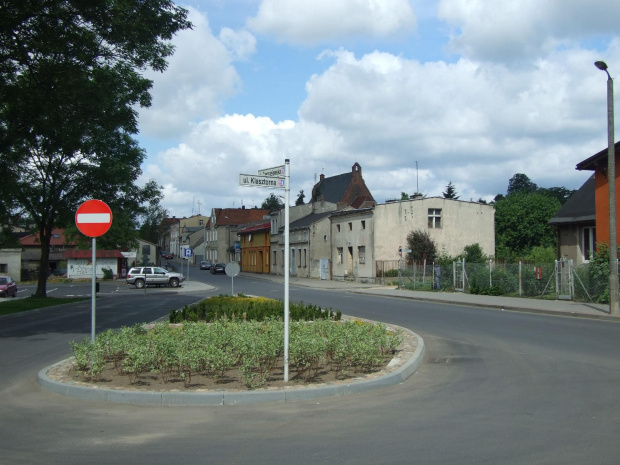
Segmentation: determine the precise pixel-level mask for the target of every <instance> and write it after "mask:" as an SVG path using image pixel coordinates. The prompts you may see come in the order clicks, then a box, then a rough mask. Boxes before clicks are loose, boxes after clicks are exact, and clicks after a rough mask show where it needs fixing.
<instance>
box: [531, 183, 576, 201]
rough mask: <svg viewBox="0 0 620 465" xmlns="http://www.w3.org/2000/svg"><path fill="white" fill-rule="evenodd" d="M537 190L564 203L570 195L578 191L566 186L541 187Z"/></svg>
mask: <svg viewBox="0 0 620 465" xmlns="http://www.w3.org/2000/svg"><path fill="white" fill-rule="evenodd" d="M537 192H539V193H541V194H545V195H548V196H549V197H553V198H555V199H558V201H559V202H560V203H561V204H562V205H564V204H565V203H566V201H567V200H568V199H569V198H570V196H571V195H573V194H574V193H575V192H577V191H576V190H575V189H573V190H571V189H567V188H566V187H548V188H547V187H540V188H538V191H537Z"/></svg>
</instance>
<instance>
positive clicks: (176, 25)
mask: <svg viewBox="0 0 620 465" xmlns="http://www.w3.org/2000/svg"><path fill="white" fill-rule="evenodd" d="M0 2H1V3H0V4H1V5H2V7H1V10H2V14H1V15H0V179H2V183H0V209H2V208H9V209H10V211H11V212H12V213H15V212H17V213H22V214H23V213H25V214H27V215H28V216H30V217H31V218H32V220H33V221H34V223H35V225H36V228H37V230H38V233H39V237H40V240H41V262H40V271H39V277H38V286H37V290H36V292H35V295H36V296H38V297H45V295H46V292H45V284H46V278H47V269H48V261H49V243H50V238H51V232H52V229H53V228H54V227H57V226H60V227H65V226H67V225H70V224H72V223H73V216H74V214H75V210H76V209H77V207H78V206H79V204H80V203H81V202H82V201H84V200H85V199H87V198H98V199H100V200H103V201H105V202H106V203H108V204H109V205H110V207H111V208H112V213H113V215H114V219H115V222H116V220H117V219H118V220H119V221H120V220H121V219H123V218H131V217H132V214H131V213H129V212H128V211H127V210H126V209H130V208H134V207H135V206H136V204H138V205H139V204H141V203H144V202H148V201H149V200H150V199H151V198H152V196H151V193H149V192H148V191H147V190H145V189H144V188H140V187H138V186H136V185H135V184H134V182H135V181H136V180H137V178H138V176H139V175H140V174H141V171H140V165H141V163H142V161H143V159H144V157H145V153H144V151H143V150H142V149H141V148H140V147H138V145H137V142H136V141H135V140H134V139H133V138H132V135H133V134H136V133H137V132H138V128H137V113H136V110H135V107H136V106H137V105H140V106H148V105H150V103H151V95H150V93H149V90H150V87H151V85H152V82H151V81H150V80H149V79H146V78H145V77H143V76H142V75H141V74H140V73H141V72H142V71H144V70H146V69H148V68H150V69H153V70H155V71H160V72H162V71H164V70H165V69H166V66H167V62H166V58H167V57H168V56H170V55H171V54H172V52H173V47H172V45H171V44H170V43H169V41H170V39H171V38H172V36H173V35H174V34H175V33H176V32H178V31H179V30H183V29H187V28H190V27H191V24H190V23H189V22H188V20H187V11H186V10H184V9H182V8H179V7H177V6H176V5H174V3H172V2H171V1H170V0H149V1H144V0H102V1H95V2H93V1H84V0H44V1H41V0H0ZM7 198H10V199H11V201H12V202H14V203H12V204H8V203H7Z"/></svg>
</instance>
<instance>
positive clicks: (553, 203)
mask: <svg viewBox="0 0 620 465" xmlns="http://www.w3.org/2000/svg"><path fill="white" fill-rule="evenodd" d="M494 206H495V244H496V256H497V258H508V259H510V258H516V257H523V256H524V255H527V254H528V253H529V252H530V251H531V249H532V248H533V247H536V246H540V247H555V245H556V231H555V230H554V228H553V227H552V226H550V225H549V224H548V223H549V220H550V219H551V218H553V216H554V215H555V214H556V213H557V211H558V210H559V209H560V206H561V205H560V202H559V201H558V200H557V199H555V198H553V197H549V196H547V195H543V194H539V193H524V192H518V193H513V194H511V195H508V196H507V197H505V198H503V199H500V200H498V201H496V202H495V204H494Z"/></svg>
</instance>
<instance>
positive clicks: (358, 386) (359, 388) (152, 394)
mask: <svg viewBox="0 0 620 465" xmlns="http://www.w3.org/2000/svg"><path fill="white" fill-rule="evenodd" d="M400 329H402V330H403V331H406V332H408V333H410V334H411V335H412V336H413V337H414V338H415V339H416V341H417V344H416V348H415V350H414V351H413V353H412V354H411V356H410V357H409V359H408V360H406V361H404V362H403V364H402V365H401V366H400V367H398V368H396V369H395V370H394V371H392V372H390V373H387V374H384V375H380V376H377V377H374V378H372V379H366V380H361V381H359V382H345V383H339V384H325V385H320V386H310V387H291V388H284V389H278V390H268V389H265V390H255V391H225V390H222V391H209V392H176V391H140V390H136V391H130V390H120V389H107V388H100V387H98V386H96V385H93V384H77V383H73V382H71V383H64V382H61V381H57V380H54V379H52V378H51V377H50V376H49V375H48V373H50V372H51V371H53V370H57V369H59V368H60V367H62V366H64V365H66V363H67V362H68V361H69V360H70V359H66V360H62V361H60V362H58V363H55V364H53V365H50V366H48V367H46V368H43V369H41V370H40V371H39V373H38V374H37V384H39V386H41V388H43V389H45V390H47V391H49V392H53V393H55V394H60V395H62V396H67V397H74V398H78V399H83V400H89V401H96V402H113V403H119V404H138V405H159V406H198V405H203V406H224V405H248V404H258V403H266V402H293V401H297V400H308V399H316V398H319V397H339V396H345V395H351V394H356V393H361V392H366V391H370V390H374V389H380V388H383V387H387V386H393V385H396V384H400V383H402V382H403V381H405V380H406V379H407V378H409V377H410V376H411V375H412V374H413V373H415V372H416V371H417V369H418V368H419V367H420V365H421V364H422V361H423V360H424V354H425V352H426V347H425V345H424V340H423V339H422V338H421V337H420V336H419V335H417V334H416V333H414V332H413V331H410V330H408V329H406V328H400Z"/></svg>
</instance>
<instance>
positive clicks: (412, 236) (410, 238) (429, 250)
mask: <svg viewBox="0 0 620 465" xmlns="http://www.w3.org/2000/svg"><path fill="white" fill-rule="evenodd" d="M407 247H408V248H409V249H410V250H411V252H409V253H408V254H407V263H412V262H421V261H423V260H426V263H433V262H434V261H435V259H437V258H438V257H437V245H436V244H435V241H433V239H432V238H431V236H430V235H429V234H428V231H422V230H421V229H418V230H415V231H411V232H410V233H409V234H407Z"/></svg>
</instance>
